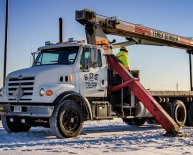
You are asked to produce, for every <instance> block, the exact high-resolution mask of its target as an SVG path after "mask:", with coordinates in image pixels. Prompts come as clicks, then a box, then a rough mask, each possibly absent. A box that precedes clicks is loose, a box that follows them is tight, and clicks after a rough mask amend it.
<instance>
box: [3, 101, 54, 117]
mask: <svg viewBox="0 0 193 155" xmlns="http://www.w3.org/2000/svg"><path fill="white" fill-rule="evenodd" d="M18 107H19V110H18ZM16 109H17V110H16ZM53 110H54V106H53V105H45V104H44V105H37V104H35V105H32V104H31V105H26V104H18V103H17V105H16V104H13V103H12V104H11V103H0V115H7V116H26V117H36V118H40V117H41V118H47V117H51V115H52V112H53Z"/></svg>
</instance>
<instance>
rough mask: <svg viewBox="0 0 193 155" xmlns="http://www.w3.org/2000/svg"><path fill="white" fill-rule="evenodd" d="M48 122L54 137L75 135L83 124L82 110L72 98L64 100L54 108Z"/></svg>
mask: <svg viewBox="0 0 193 155" xmlns="http://www.w3.org/2000/svg"><path fill="white" fill-rule="evenodd" d="M49 122H50V128H51V129H52V131H53V133H54V134H55V135H56V137H58V138H71V137H76V136H78V135H79V133H80V132H81V130H82V126H83V114H82V110H81V108H80V106H78V105H77V104H76V103H75V102H74V101H73V100H65V101H63V102H62V103H61V104H60V105H58V106H57V107H56V108H55V109H54V112H53V114H52V116H51V117H50V121H49Z"/></svg>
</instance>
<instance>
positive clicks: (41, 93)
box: [40, 88, 45, 96]
mask: <svg viewBox="0 0 193 155" xmlns="http://www.w3.org/2000/svg"><path fill="white" fill-rule="evenodd" d="M44 95H45V90H44V88H41V89H40V96H44Z"/></svg>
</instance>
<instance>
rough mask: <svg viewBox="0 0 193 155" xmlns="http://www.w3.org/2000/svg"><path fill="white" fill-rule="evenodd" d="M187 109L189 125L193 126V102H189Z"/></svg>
mask: <svg viewBox="0 0 193 155" xmlns="http://www.w3.org/2000/svg"><path fill="white" fill-rule="evenodd" d="M187 111H188V114H187V124H188V126H193V102H191V103H190V104H189V106H188V110H187Z"/></svg>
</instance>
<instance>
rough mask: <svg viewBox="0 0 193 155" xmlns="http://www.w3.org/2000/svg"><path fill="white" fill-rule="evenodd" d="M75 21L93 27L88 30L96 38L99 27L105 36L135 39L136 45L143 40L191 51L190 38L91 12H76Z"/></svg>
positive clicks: (192, 43) (191, 41)
mask: <svg viewBox="0 0 193 155" xmlns="http://www.w3.org/2000/svg"><path fill="white" fill-rule="evenodd" d="M76 20H77V21H78V22H80V23H81V24H83V25H85V26H86V27H88V26H89V27H90V28H91V25H93V30H91V29H90V28H89V29H90V32H95V34H94V35H95V36H97V34H96V31H95V29H96V28H95V27H94V25H100V28H101V29H102V31H103V32H104V33H105V34H112V35H117V36H122V37H126V38H131V39H132V38H137V40H138V42H137V43H138V44H143V43H142V40H145V41H150V42H153V43H154V44H155V45H156V43H157V45H160V44H161V45H164V46H172V47H176V48H182V49H186V50H190V51H192V50H193V40H192V39H190V38H186V37H182V36H178V35H175V34H171V33H167V32H163V31H159V30H156V29H152V28H148V27H144V26H142V25H138V24H132V23H127V22H123V21H120V20H118V19H117V18H116V17H111V18H105V17H101V16H98V15H97V14H96V13H95V12H93V11H91V10H87V9H85V10H81V11H76ZM87 29H88V28H87ZM87 41H88V43H89V42H90V41H89V40H88V38H87Z"/></svg>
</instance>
